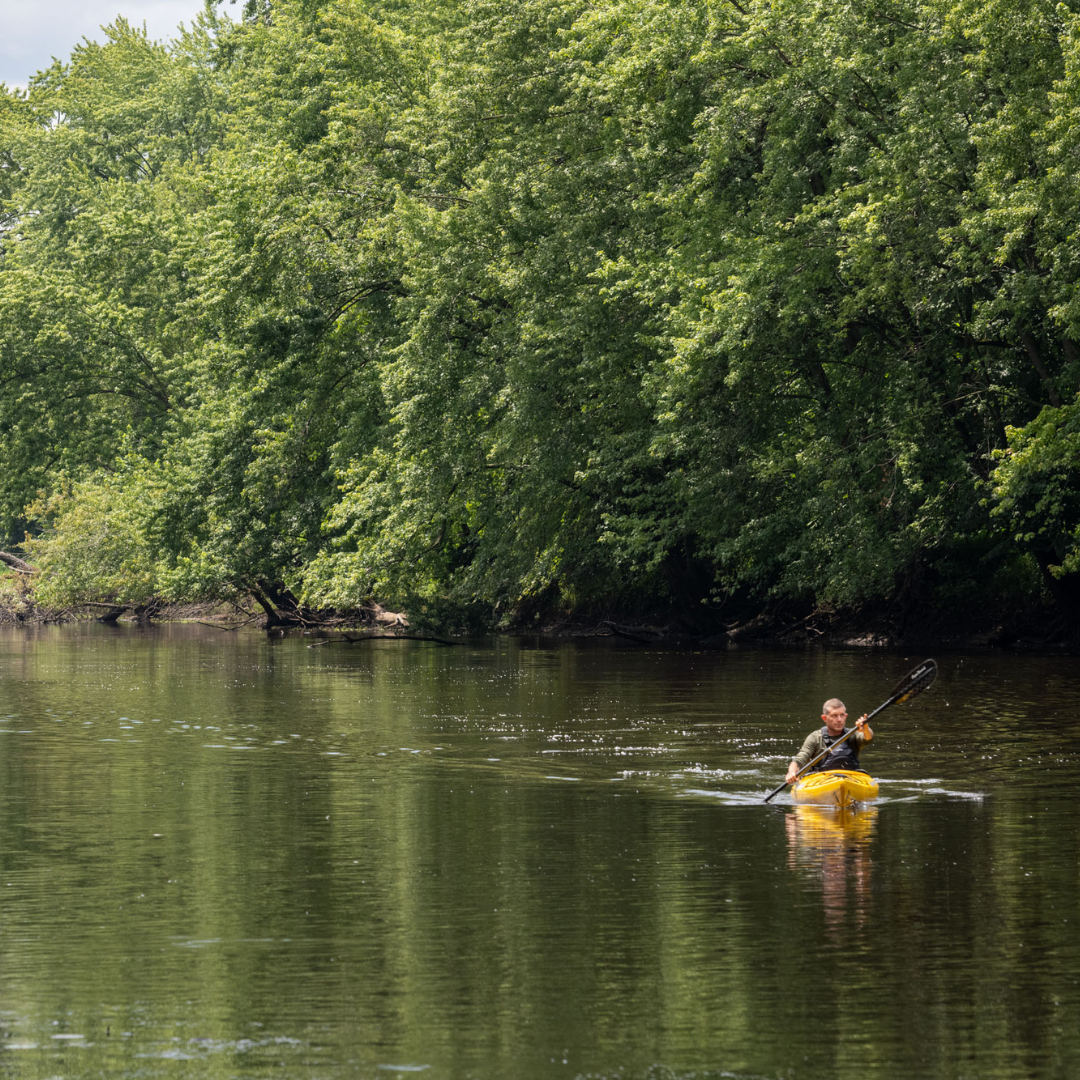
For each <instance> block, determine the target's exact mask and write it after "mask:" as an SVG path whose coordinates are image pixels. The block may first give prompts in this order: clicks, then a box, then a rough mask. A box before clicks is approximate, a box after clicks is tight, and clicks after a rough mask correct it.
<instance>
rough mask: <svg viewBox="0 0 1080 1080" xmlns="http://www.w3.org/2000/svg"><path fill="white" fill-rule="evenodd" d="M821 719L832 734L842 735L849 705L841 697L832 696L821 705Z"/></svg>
mask: <svg viewBox="0 0 1080 1080" xmlns="http://www.w3.org/2000/svg"><path fill="white" fill-rule="evenodd" d="M821 719H822V720H823V721H824V722H825V727H826V729H827V730H828V732H829V734H830V735H840V734H842V733H843V730H844V724H845V722H846V721H847V706H846V705H845V704H844V703H843V702H842V701H841V700H840V699H839V698H835V697H831V698H829V700H828V701H826V702H825V704H824V705H822V706H821Z"/></svg>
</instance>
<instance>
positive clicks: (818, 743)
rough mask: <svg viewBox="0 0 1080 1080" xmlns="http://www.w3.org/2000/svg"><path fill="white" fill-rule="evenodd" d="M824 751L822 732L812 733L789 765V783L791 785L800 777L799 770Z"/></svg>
mask: <svg viewBox="0 0 1080 1080" xmlns="http://www.w3.org/2000/svg"><path fill="white" fill-rule="evenodd" d="M824 749H825V747H824V745H823V744H822V739H821V732H820V731H811V732H810V734H809V735H807V736H806V739H805V740H804V741H803V744H802V749H801V750H800V751H799V752H798V753H797V754H796V755H795V756H794V757H793V758H792V759H791V764H790V765H788V769H787V778H786V779H787V783H789V784H790V783H791V781H792V780H794V779H795V777H796V776H797V775H798V772H799V770H800V769H801V768H802V767H803V766H804V765H806V764H808V763H809V762H810V761H812V760H813V759H814V758H815V757H817V755H818V754H820V753H821V751H822V750H824Z"/></svg>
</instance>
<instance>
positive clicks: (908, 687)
mask: <svg viewBox="0 0 1080 1080" xmlns="http://www.w3.org/2000/svg"><path fill="white" fill-rule="evenodd" d="M936 678H937V664H935V663H934V661H933V660H924V661H923V662H922V663H921V664H919V666H918V667H914V668H912V669H911V670H910V671H909V672H908V673H907V674H906V675H905V676H904V677H903V678H902V679H901V680H900V681H899V682H898V683H897V684H896V688H895V689H894V690H893V692H892V696H891V697H890V698H889V700H888V701H886V702H885V704H884V705H879V706H878V707H877V708H876V709H875V710H874V711H873V712H872V713H870V715H869V716H867V718H866V722H867V723H870V721H871V720H872V719H873V718H874V717H875V716H877V714H878V713H879V712H881V711H882V710H883V709H887V708H888V707H889V706H890V705H899V704H901V703H903V702H905V701H910V700H911V699H912V698H913V697H914V696H915V695H916V694H921V693H922V692H923V691H924V690H925V689H926V688H927V687H928V686H929V685H930V684H931V683H932V682H933V681H934V680H935V679H936ZM855 731H856V729H855V728H852V729H851V730H850V731H849V732H848V733H847V734H846V735H845V736H844V737H843V738H842V739H837V740H836V742H834V743H833V744H832V746H829V747H827V748H826V749H824V750H822V751H821V753H820V754H818V756H817V757H816V758H814V760H813V761H808V762H807V763H806V764H805V765H804V766H803V767H802V768H801V769H800V770H799V771H798V772H797V773H796V774H795V775H794V776H793V777H792V778H791V780H785V781H784V782H783V783H782V784H781V785H780V786H779V787H778V788H776V789H774V790H773V791H770V792H769V794H768V795H766V796H765V799H764V800H763V801H764V802H768V801H769V800H770V799H771V798H772V797H773V796H774V795H779V794H780V792H781V791H783V790H784V788H786V787H787V786H788V784H793V783H795V781H796V780H798V779H799V777H800V776H802V774H803V773H804V772H806V771H807V770H808V769H812V768H813V767H814V766H815V765H816V764H817V763H818V762H819V761H820V760H821V759H822V758H823V757H825V755H826V754H831V753H832V752H833V751H834V750H835V749H836V748H837V747H838V746H839V745H840V744H841V743H842V742H844V741H845V740H847V739H849V738H851V736H852V735H854V734H855Z"/></svg>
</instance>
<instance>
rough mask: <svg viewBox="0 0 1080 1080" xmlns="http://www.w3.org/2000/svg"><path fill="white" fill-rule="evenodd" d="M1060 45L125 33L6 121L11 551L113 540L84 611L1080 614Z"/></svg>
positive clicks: (697, 30)
mask: <svg viewBox="0 0 1080 1080" xmlns="http://www.w3.org/2000/svg"><path fill="white" fill-rule="evenodd" d="M1078 9H1080V4H1077V3H1075V2H1069V3H1057V2H1054V3H1051V2H1049V0H1025V2H1023V3H1021V2H1020V0H991V2H985V0H981V2H979V3H973V2H969V0H883V2H881V3H874V4H869V3H865V2H862V0H852V2H848V3H842V4H836V3H829V4H826V3H824V2H823V0H772V2H769V3H766V2H764V0H738V2H736V0H699V2H694V3H677V2H675V0H605V2H602V3H584V2H583V0H500V2H499V3H494V2H492V0H440V2H437V3H434V4H432V3H425V4H419V3H417V2H416V0H381V2H380V0H323V2H314V0H281V2H279V3H275V4H273V5H259V4H255V5H247V6H246V7H245V9H244V12H243V15H242V16H241V17H239V18H237V19H236V20H235V21H234V20H233V19H231V18H229V17H228V15H227V14H226V8H225V7H220V6H218V5H215V4H213V3H208V4H207V8H206V11H205V12H204V14H203V15H202V16H201V17H200V19H199V20H197V21H196V23H195V25H194V26H193V27H192V28H191V29H190V30H188V31H186V32H185V33H183V34H182V35H181V36H180V37H178V38H177V40H176V41H174V42H172V43H169V44H167V45H161V44H158V43H154V42H151V41H148V40H147V39H146V37H145V36H144V35H143V34H142V33H140V32H139V31H136V30H134V29H133V28H131V27H130V26H128V25H127V24H126V23H124V22H122V21H118V22H117V23H116V24H114V25H113V26H112V27H110V28H108V30H107V32H106V37H105V40H104V41H103V42H102V43H100V44H94V43H85V44H83V45H81V46H79V47H78V48H76V49H75V51H74V52H73V54H72V57H71V59H70V61H69V62H68V63H67V64H58V65H56V66H54V67H53V68H52V69H50V70H49V71H46V72H43V73H40V74H39V75H38V76H37V77H36V78H35V79H34V80H33V81H32V82H31V85H30V89H29V91H28V92H27V93H26V94H25V95H24V94H19V93H7V94H6V95H5V97H4V98H3V100H2V101H0V198H2V200H3V202H2V206H0V230H2V231H0V245H2V247H0V250H2V255H0V423H2V424H3V430H4V433H5V437H4V440H3V446H2V448H0V454H2V455H3V466H4V467H3V469H2V470H0V511H2V515H3V527H4V530H5V531H6V532H7V533H8V534H9V536H10V535H13V534H16V533H18V532H21V531H22V530H24V529H29V530H30V531H31V532H32V533H34V534H36V535H39V536H40V539H39V540H37V541H36V543H37V544H39V545H43V547H42V549H41V550H42V551H43V553H48V552H52V553H53V554H43V562H45V563H46V565H56V566H59V565H61V563H62V562H63V559H64V557H65V556H63V555H62V552H63V551H65V550H68V549H70V550H71V551H74V550H75V549H74V546H73V545H75V543H76V541H75V540H74V536H75V534H76V533H77V532H79V531H80V530H81V528H82V527H81V526H80V530H74V531H73V530H72V527H71V526H72V523H74V522H77V521H80V520H83V517H82V515H90V516H94V515H99V516H100V517H101V518H102V521H103V522H105V523H106V524H107V523H108V521H110V520H111V519H112V517H113V516H114V515H116V516H117V520H118V521H122V522H123V523H124V525H123V528H124V529H129V530H134V533H132V534H131V535H132V541H131V542H132V545H133V547H132V550H135V549H136V548H137V549H138V551H140V552H141V553H142V555H140V558H145V560H146V562H145V567H146V570H145V572H143V571H139V572H135V571H132V572H131V575H130V581H129V582H128V583H127V584H123V583H121V581H120V580H119V578H117V577H116V576H115V574H114V573H113V571H112V570H108V571H106V570H103V571H102V572H101V574H100V575H99V576H98V577H97V578H96V579H95V575H94V574H93V573H92V572H90V573H89V574H88V576H87V577H85V579H83V578H80V579H79V580H80V584H79V586H78V590H79V592H80V595H84V594H85V595H86V596H89V595H91V594H92V593H94V592H95V589H96V590H97V593H96V594H95V595H98V596H99V597H101V596H106V595H108V596H113V595H116V596H120V595H125V596H126V595H128V593H129V592H131V590H135V591H138V589H142V590H143V591H153V592H155V593H156V594H160V595H168V596H171V597H174V598H184V597H191V596H206V595H220V594H234V593H237V592H245V591H246V592H253V593H255V594H257V595H260V596H262V597H264V598H266V597H270V598H271V599H272V598H275V597H286V598H290V599H291V600H292V601H295V602H303V603H307V604H311V605H321V606H334V607H339V608H342V607H345V608H347V607H351V606H354V605H356V604H358V603H360V602H362V601H364V600H366V599H367V598H369V597H370V596H372V595H379V596H380V597H382V598H384V599H388V600H391V601H394V602H406V603H416V604H419V603H422V602H428V603H432V604H435V603H436V602H438V603H443V602H446V601H452V602H454V603H459V604H461V603H464V604H472V605H477V606H479V607H480V608H482V609H484V610H487V611H501V612H504V613H507V612H508V613H513V612H515V611H517V612H520V611H521V610H523V609H524V608H525V607H527V606H528V605H530V604H536V603H548V604H550V603H553V602H555V600H556V598H557V599H558V600H559V602H561V603H563V604H566V605H574V604H578V605H588V604H592V605H597V604H619V603H622V604H626V603H637V602H647V603H651V604H654V605H661V604H665V605H674V606H676V607H679V608H681V609H682V610H683V611H684V612H686V613H688V614H691V615H692V617H694V618H707V617H708V613H709V612H710V611H715V610H716V609H717V608H718V607H720V608H722V605H723V604H724V603H725V602H726V601H727V600H729V599H730V598H732V597H741V598H743V599H748V600H751V601H753V602H755V603H764V602H768V601H770V600H787V601H792V602H797V603H799V604H802V605H813V604H817V605H821V604H831V605H853V604H859V603H863V602H865V601H873V600H887V601H896V600H897V599H898V598H903V597H914V596H916V595H917V596H918V597H919V598H921V600H922V601H925V602H933V601H934V600H935V598H936V600H937V602H945V601H947V600H949V599H950V598H955V596H957V595H960V594H962V593H964V592H965V590H966V591H967V593H968V594H970V593H972V592H973V591H977V589H978V587H979V584H980V583H981V582H985V581H986V580H990V579H993V580H995V581H997V582H999V583H1000V582H1001V580H1002V579H1003V575H1004V576H1008V574H1009V573H1010V572H1012V573H1014V576H1015V577H1016V580H1017V581H1022V582H1023V583H1024V586H1023V587H1025V588H1026V587H1028V582H1029V577H1028V576H1027V575H1026V573H1025V572H1024V571H1023V566H1024V565H1025V562H1030V561H1032V560H1034V563H1035V564H1037V565H1038V566H1039V567H1040V568H1041V569H1042V570H1043V571H1044V573H1045V580H1046V582H1047V586H1048V587H1049V588H1050V589H1051V590H1052V591H1053V593H1054V596H1055V598H1056V599H1057V601H1058V602H1059V603H1060V604H1062V605H1063V606H1064V607H1065V608H1066V609H1070V608H1073V607H1075V603H1074V601H1073V600H1072V599H1071V597H1072V591H1074V587H1073V586H1071V584H1070V582H1071V580H1072V575H1075V574H1078V573H1080V554H1078V552H1080V539H1078V538H1080V503H1077V500H1076V499H1075V497H1074V496H1073V494H1072V489H1073V487H1075V484H1074V483H1073V480H1074V477H1075V469H1076V450H1075V447H1074V445H1073V444H1074V442H1075V439H1074V438H1073V435H1074V434H1075V432H1074V428H1076V426H1077V421H1076V415H1077V414H1078V412H1080V403H1078V402H1077V399H1076V394H1077V390H1078V388H1080V354H1078V346H1077V344H1076V343H1077V341H1078V340H1080V307H1078V302H1077V299H1076V297H1077V295H1078V293H1077V289H1076V279H1077V274H1078V271H1080V262H1078V259H1077V255H1076V248H1075V240H1074V237H1075V233H1076V218H1077V210H1076V207H1077V206H1078V205H1080V201H1078V199H1077V190H1076V187H1077V179H1076V176H1077V171H1076V168H1075V161H1076V158H1077V153H1078V145H1077V139H1078V136H1077V132H1080V123H1077V120H1078V117H1077V115H1076V111H1077V108H1078V91H1077V86H1078V85H1080V83H1078V81H1077V64H1078V57H1080V52H1078V49H1080V21H1078V14H1077V11H1078ZM235 14H237V15H240V13H239V12H236V13H235ZM106 496H107V497H106ZM136 533H137V541H136V540H135V539H134V537H135V534H136ZM79 543H82V541H79ZM50 559H51V560H54V561H53V562H52V563H50V562H49V560H50ZM104 563H108V564H109V565H110V566H112V565H113V563H111V562H109V560H108V559H104V561H103V565H104ZM140 565H143V564H142V563H140ZM1010 568H1012V569H1011V570H1010ZM994 575H997V577H996V578H995V577H994ZM122 576H123V574H121V577H122ZM56 580H57V581H59V578H56ZM72 580H74V579H72ZM95 580H96V581H97V584H96V585H95ZM134 582H139V583H140V584H139V585H138V586H136V585H135V584H134ZM55 587H56V588H57V589H60V588H61V587H60V585H56V586H55ZM73 589H74V587H72V590H69V592H70V591H73ZM61 591H62V589H61ZM1077 595H1078V596H1080V593H1078V594H1077ZM275 602H276V601H275Z"/></svg>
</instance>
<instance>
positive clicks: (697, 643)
mask: <svg viewBox="0 0 1080 1080" xmlns="http://www.w3.org/2000/svg"><path fill="white" fill-rule="evenodd" d="M0 563H4V564H7V565H8V566H13V564H15V566H14V567H13V569H15V574H11V575H9V576H8V577H7V578H6V580H5V579H4V578H0V625H3V624H5V623H6V624H15V625H24V626H26V625H34V624H44V625H48V624H53V625H62V624H66V623H73V622H80V621H83V622H87V621H93V622H99V623H113V624H115V623H119V622H124V623H133V624H137V625H140V626H149V625H151V624H154V623H168V622H188V623H198V624H200V625H203V626H208V627H211V628H213V629H216V630H223V631H235V630H241V629H257V630H263V631H267V632H270V633H284V632H292V631H295V632H301V633H305V634H311V635H313V636H314V637H315V643H316V644H329V643H332V642H335V641H336V642H338V643H344V644H355V643H357V642H360V641H365V640H371V639H373V638H400V639H402V640H420V641H431V642H435V643H438V644H444V645H449V644H455V643H456V642H454V641H452V640H450V638H449V637H447V635H449V636H450V637H454V636H457V637H468V636H472V635H477V634H489V633H496V634H506V635H510V636H514V635H521V636H541V637H551V638H613V639H616V640H620V641H624V642H628V643H633V644H638V645H664V646H670V647H674V648H706V649H724V648H727V647H729V646H740V645H759V646H760V645H765V646H770V645H771V646H799V647H814V646H817V647H847V648H902V647H927V648H933V647H937V648H960V649H971V648H977V649H984V648H985V649H1018V650H1043V649H1050V650H1054V649H1067V650H1069V651H1070V652H1072V651H1077V650H1080V639H1078V638H1077V637H1076V636H1075V635H1072V634H1070V633H1069V627H1068V624H1066V623H1064V622H1062V621H1061V620H1059V619H1055V617H1054V614H1053V612H1052V611H1051V610H1048V609H1047V607H1043V608H1041V609H1033V610H1021V609H1012V610H1008V611H1000V610H999V611H993V610H991V609H988V608H985V607H983V608H980V609H979V610H978V611H974V610H973V611H967V612H961V613H959V615H957V613H955V612H954V613H952V615H951V616H948V617H946V616H944V615H942V614H941V613H937V615H935V614H934V613H931V612H925V611H924V612H921V613H918V614H917V615H916V617H915V618H912V617H911V614H910V613H908V614H907V616H906V617H905V614H904V613H901V612H899V611H895V610H894V611H889V610H888V609H887V608H885V607H878V608H876V609H862V610H854V609H853V610H848V611H834V610H815V611H812V612H810V613H809V614H802V613H801V611H800V610H799V609H798V608H795V607H793V606H792V605H775V606H773V607H772V608H771V609H765V610H758V611H754V612H751V611H749V610H747V611H746V612H744V614H743V617H742V618H741V619H738V620H736V621H733V622H724V621H723V620H722V619H719V618H717V617H716V615H715V613H713V614H712V615H711V616H710V617H707V618H705V619H701V618H699V619H698V620H697V621H696V622H695V621H692V620H690V619H688V618H687V617H686V616H685V615H680V614H679V613H678V612H676V611H672V610H666V611H660V610H654V611H651V612H649V613H647V614H646V613H643V612H642V611H641V610H637V611H631V610H621V611H604V612H595V611H594V612H580V611H579V612H569V611H562V612H560V611H557V610H547V611H544V612H540V611H535V612H533V614H532V617H531V618H530V619H520V620H517V621H506V620H504V621H503V622H502V623H500V624H496V623H495V622H494V621H493V620H492V619H487V620H482V619H478V618H475V617H474V618H473V619H472V620H470V621H468V622H466V623H464V624H460V625H455V624H452V623H451V624H449V625H448V624H447V623H446V621H445V620H437V621H432V620H427V619H424V618H423V617H421V618H420V619H419V620H417V626H416V627H414V625H413V624H412V623H411V622H410V619H409V615H408V613H407V612H405V611H390V610H389V609H387V608H385V607H383V606H382V605H381V604H378V603H374V602H373V603H371V604H368V605H366V606H364V607H362V608H358V609H356V610H354V611H351V612H336V611H329V612H328V611H321V612H320V611H311V610H307V609H303V608H299V607H294V608H292V609H291V610H288V611H285V612H274V614H273V616H272V617H271V615H270V614H269V613H268V612H267V611H266V610H265V608H264V607H262V606H260V605H259V604H258V603H256V602H255V601H254V600H252V599H251V598H250V597H248V598H246V599H243V598H234V599H232V600H231V601H207V602H203V603H181V604H176V603H167V602H165V601H161V600H151V601H150V602H149V603H146V604H140V605H136V604H123V603H118V602H112V603H110V602H106V601H82V602H75V603H73V604H71V605H70V606H69V607H66V608H62V609H46V608H42V607H40V606H39V605H38V604H37V603H36V602H35V600H34V596H33V587H32V584H31V581H32V575H33V574H34V572H35V568H33V567H31V566H30V565H29V564H27V563H25V561H23V560H21V559H19V558H18V557H17V556H12V555H10V554H9V553H8V552H3V551H0ZM16 575H17V576H16ZM436 630H441V631H442V633H441V634H438V633H435V631H436Z"/></svg>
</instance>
